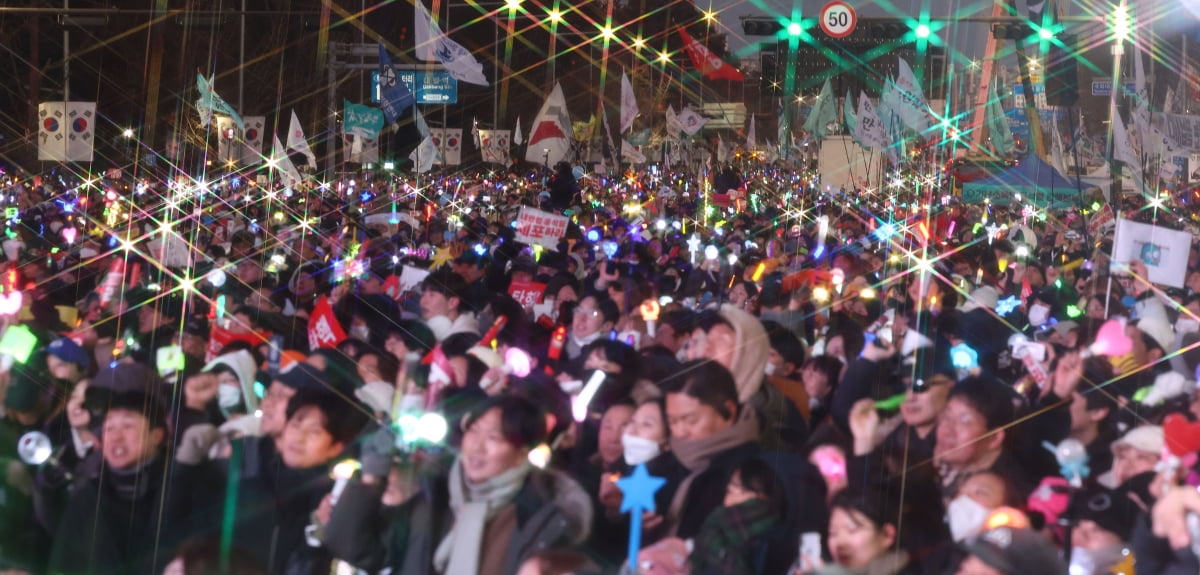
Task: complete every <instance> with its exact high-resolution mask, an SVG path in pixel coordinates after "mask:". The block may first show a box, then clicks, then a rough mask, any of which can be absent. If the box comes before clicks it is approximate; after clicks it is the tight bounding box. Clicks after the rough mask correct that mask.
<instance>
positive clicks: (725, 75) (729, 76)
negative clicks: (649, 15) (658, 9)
mask: <svg viewBox="0 0 1200 575" xmlns="http://www.w3.org/2000/svg"><path fill="white" fill-rule="evenodd" d="M677 30H678V31H679V37H680V38H682V39H683V48H684V49H685V50H687V53H688V57H689V58H691V59H692V65H693V66H695V67H696V69H697V70H699V71H700V74H702V75H703V76H704V77H705V78H708V79H709V80H732V81H735V82H743V81H745V80H746V77H745V76H744V75H742V73H741V72H739V71H738V69H737V68H734V67H733V66H732V65H730V64H729V63H728V62H726V61H724V60H722V59H720V58H718V57H717V55H716V54H713V53H712V51H711V50H709V49H708V47H706V46H705V45H704V44H701V43H699V42H697V41H696V39H695V38H692V37H691V35H689V34H688V33H687V31H685V30H684V29H683V28H677Z"/></svg>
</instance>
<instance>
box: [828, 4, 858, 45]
mask: <svg viewBox="0 0 1200 575" xmlns="http://www.w3.org/2000/svg"><path fill="white" fill-rule="evenodd" d="M856 24H858V15H857V14H855V13H854V9H853V8H851V7H850V5H849V4H847V3H845V2H842V1H841V0H834V1H833V2H830V3H828V4H826V5H825V7H824V8H822V9H821V29H822V30H824V31H825V33H826V34H828V35H829V36H831V37H834V38H845V37H846V36H849V35H850V33H851V32H853V31H854V26H855V25H856Z"/></svg>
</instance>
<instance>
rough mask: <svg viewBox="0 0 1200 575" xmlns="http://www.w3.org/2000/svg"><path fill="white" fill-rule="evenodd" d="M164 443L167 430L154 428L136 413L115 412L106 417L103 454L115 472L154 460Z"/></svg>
mask: <svg viewBox="0 0 1200 575" xmlns="http://www.w3.org/2000/svg"><path fill="white" fill-rule="evenodd" d="M162 441H163V430H162V429H161V428H160V429H150V420H148V419H146V416H144V415H142V414H141V413H138V412H136V411H132V410H129V409H112V410H109V412H108V415H107V416H105V418H104V428H103V430H102V431H101V436H100V443H101V452H102V453H103V454H104V462H105V463H106V464H107V465H108V466H109V467H112V468H113V469H122V470H124V469H133V468H134V467H136V466H137V465H138V464H140V463H142V462H144V461H146V460H148V459H150V457H151V456H153V455H154V452H155V451H157V450H158V446H159V445H162Z"/></svg>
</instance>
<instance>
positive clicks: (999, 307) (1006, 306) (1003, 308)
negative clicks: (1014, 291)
mask: <svg viewBox="0 0 1200 575" xmlns="http://www.w3.org/2000/svg"><path fill="white" fill-rule="evenodd" d="M1020 305H1021V300H1020V299H1019V298H1017V296H1015V295H1010V296H1008V297H1006V298H1004V299H1002V300H1000V301H998V302H996V314H997V315H999V316H1000V317H1004V316H1006V315H1008V314H1010V313H1012V312H1013V310H1015V309H1017V308H1018V307H1019V306H1020Z"/></svg>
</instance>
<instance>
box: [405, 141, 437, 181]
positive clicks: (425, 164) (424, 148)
mask: <svg viewBox="0 0 1200 575" xmlns="http://www.w3.org/2000/svg"><path fill="white" fill-rule="evenodd" d="M408 159H410V160H412V162H413V169H415V170H416V172H417V173H418V174H424V173H425V172H428V171H429V168H432V167H433V164H434V163H435V162H439V161H441V158H440V157H439V154H438V146H437V144H436V143H434V141H433V136H426V137H425V139H424V140H421V145H419V146H417V149H415V150H413V151H412V153H411V154H409V155H408Z"/></svg>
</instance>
